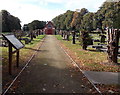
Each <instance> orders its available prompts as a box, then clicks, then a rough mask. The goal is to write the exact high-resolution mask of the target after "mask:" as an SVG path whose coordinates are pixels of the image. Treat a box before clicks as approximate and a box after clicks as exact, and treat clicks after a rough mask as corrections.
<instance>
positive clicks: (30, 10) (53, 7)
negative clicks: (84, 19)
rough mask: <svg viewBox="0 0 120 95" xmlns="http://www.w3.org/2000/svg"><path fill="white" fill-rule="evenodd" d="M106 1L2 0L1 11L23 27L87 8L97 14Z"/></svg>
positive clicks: (0, 3) (0, 2)
mask: <svg viewBox="0 0 120 95" xmlns="http://www.w3.org/2000/svg"><path fill="white" fill-rule="evenodd" d="M104 1H105V0H1V1H0V10H7V11H8V12H9V13H10V14H12V15H14V16H16V17H18V18H19V19H20V20H21V25H23V24H28V23H30V22H31V21H33V20H40V21H51V20H52V19H53V18H54V17H56V16H58V15H60V14H62V13H65V12H66V11H67V10H72V11H75V10H76V9H81V8H87V9H88V10H89V11H90V12H96V11H97V10H98V9H99V7H100V6H101V5H102V4H103V2H104Z"/></svg>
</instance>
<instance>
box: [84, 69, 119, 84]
mask: <svg viewBox="0 0 120 95" xmlns="http://www.w3.org/2000/svg"><path fill="white" fill-rule="evenodd" d="M83 73H84V74H85V75H86V76H87V78H89V80H91V81H92V82H93V83H94V84H109V85H110V84H119V85H120V72H96V71H83Z"/></svg>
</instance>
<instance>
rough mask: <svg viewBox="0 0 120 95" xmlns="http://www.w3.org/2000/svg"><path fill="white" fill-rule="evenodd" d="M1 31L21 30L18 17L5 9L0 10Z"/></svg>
mask: <svg viewBox="0 0 120 95" xmlns="http://www.w3.org/2000/svg"><path fill="white" fill-rule="evenodd" d="M1 14H2V32H11V31H12V30H21V24H20V19H19V18H18V17H15V16H13V15H11V14H10V13H9V12H8V11H7V10H2V11H1Z"/></svg>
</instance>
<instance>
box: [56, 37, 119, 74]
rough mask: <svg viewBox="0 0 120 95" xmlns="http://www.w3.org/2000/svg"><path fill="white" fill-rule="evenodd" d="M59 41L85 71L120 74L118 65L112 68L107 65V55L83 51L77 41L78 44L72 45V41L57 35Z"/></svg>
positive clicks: (93, 51)
mask: <svg viewBox="0 0 120 95" xmlns="http://www.w3.org/2000/svg"><path fill="white" fill-rule="evenodd" d="M56 37H57V39H58V40H60V42H61V43H62V46H63V48H65V49H66V50H67V52H68V53H69V55H70V56H71V57H72V58H73V59H74V60H75V61H76V63H77V64H78V65H79V66H80V67H81V69H83V70H90V71H108V72H118V71H120V68H119V66H118V65H115V66H111V65H106V64H100V63H106V62H107V54H106V53H104V52H99V51H96V50H91V51H89V50H87V51H85V50H82V48H81V46H80V45H79V42H78V41H76V44H72V42H71V41H65V40H62V37H61V36H60V35H56Z"/></svg>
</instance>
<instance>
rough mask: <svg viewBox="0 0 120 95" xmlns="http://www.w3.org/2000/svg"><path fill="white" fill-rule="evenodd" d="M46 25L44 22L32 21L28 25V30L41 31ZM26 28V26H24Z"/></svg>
mask: <svg viewBox="0 0 120 95" xmlns="http://www.w3.org/2000/svg"><path fill="white" fill-rule="evenodd" d="M45 25H46V22H45V21H39V20H34V21H32V22H31V23H28V28H29V29H30V30H35V29H43V28H44V27H45ZM24 26H26V25H24Z"/></svg>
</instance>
